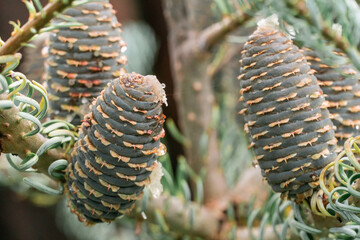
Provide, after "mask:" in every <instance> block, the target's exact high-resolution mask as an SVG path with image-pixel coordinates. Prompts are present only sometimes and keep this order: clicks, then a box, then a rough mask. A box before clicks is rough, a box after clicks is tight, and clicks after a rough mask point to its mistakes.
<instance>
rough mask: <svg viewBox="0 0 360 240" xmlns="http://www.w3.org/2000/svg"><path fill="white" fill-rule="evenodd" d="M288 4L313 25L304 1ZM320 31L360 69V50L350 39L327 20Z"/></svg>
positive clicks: (323, 22) (321, 25) (321, 24)
mask: <svg viewBox="0 0 360 240" xmlns="http://www.w3.org/2000/svg"><path fill="white" fill-rule="evenodd" d="M286 4H287V6H288V7H289V8H290V9H295V10H297V11H298V16H299V17H301V18H303V19H305V20H306V22H307V23H308V24H309V25H313V24H314V22H313V20H312V19H311V17H310V13H309V10H308V9H307V7H306V5H305V4H304V2H303V1H298V2H294V1H291V0H287V1H286ZM319 30H320V33H321V35H322V36H323V37H324V39H326V40H328V41H329V42H331V43H333V44H334V46H335V47H336V48H337V49H339V50H341V51H342V52H344V53H345V54H346V55H347V56H348V57H349V59H350V60H351V61H352V63H353V65H354V66H355V67H356V68H357V69H360V52H359V50H358V49H357V48H356V47H354V46H351V45H350V43H349V41H348V39H347V38H346V37H344V36H341V35H339V34H337V33H336V32H335V31H334V30H333V29H332V28H331V26H329V25H328V24H327V23H326V22H325V21H323V20H321V22H320V29H319Z"/></svg>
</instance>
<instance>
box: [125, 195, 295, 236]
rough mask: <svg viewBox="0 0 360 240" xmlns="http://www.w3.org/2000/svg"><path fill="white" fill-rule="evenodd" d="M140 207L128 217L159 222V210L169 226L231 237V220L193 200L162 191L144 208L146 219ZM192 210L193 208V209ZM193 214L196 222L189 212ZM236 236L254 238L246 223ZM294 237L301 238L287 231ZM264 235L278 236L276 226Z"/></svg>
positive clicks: (177, 230) (180, 231) (178, 230)
mask: <svg viewBox="0 0 360 240" xmlns="http://www.w3.org/2000/svg"><path fill="white" fill-rule="evenodd" d="M140 208H141V201H138V202H137V205H136V210H137V211H133V212H132V213H131V215H130V216H129V217H132V218H136V219H138V220H139V221H140V222H142V221H145V222H148V223H151V224H158V223H157V217H156V212H160V214H161V215H162V217H163V218H164V223H165V224H166V227H167V230H170V231H172V232H175V233H178V234H181V236H184V235H190V236H192V237H201V238H205V239H212V240H215V239H216V240H226V239H230V238H229V235H230V233H231V229H232V226H233V225H232V224H231V223H229V222H222V219H223V218H224V216H223V215H222V214H220V213H217V212H215V211H214V209H211V208H207V207H204V206H201V205H198V204H197V203H194V202H189V203H185V202H184V201H183V200H181V199H180V198H177V197H174V196H166V195H162V196H160V197H159V198H157V199H154V198H150V199H149V202H148V205H147V209H146V210H145V215H146V220H143V216H142V215H141V212H140V211H139V209H140ZM191 211H193V212H192V213H191ZM191 214H193V217H194V218H193V223H192V225H191V224H190V222H191V217H190V215H191ZM281 228H282V226H281V225H278V226H276V229H277V231H278V232H281ZM252 233H253V235H254V236H255V237H256V239H258V238H259V236H260V228H259V227H254V228H253V229H252ZM235 234H236V239H241V240H247V239H249V240H250V239H252V238H251V236H250V234H249V229H248V228H247V227H238V226H237V229H236V233H235ZM288 235H291V239H299V237H298V236H296V235H294V233H292V232H291V231H288ZM264 236H265V239H266V240H273V239H277V236H276V235H275V233H274V231H273V228H272V227H271V226H268V227H266V228H265V229H264Z"/></svg>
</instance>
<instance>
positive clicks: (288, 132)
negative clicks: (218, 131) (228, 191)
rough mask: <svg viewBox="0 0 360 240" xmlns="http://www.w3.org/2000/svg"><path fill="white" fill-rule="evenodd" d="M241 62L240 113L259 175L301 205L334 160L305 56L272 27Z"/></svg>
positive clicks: (256, 37) (329, 129)
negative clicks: (324, 170) (322, 172)
mask: <svg viewBox="0 0 360 240" xmlns="http://www.w3.org/2000/svg"><path fill="white" fill-rule="evenodd" d="M240 62H241V70H240V73H241V74H240V76H239V79H240V86H241V90H240V94H241V96H240V99H239V100H240V106H241V110H240V114H244V118H245V127H244V128H245V131H247V132H248V134H249V137H250V142H251V144H250V146H252V147H253V150H254V153H255V156H256V161H257V163H258V164H259V166H260V168H261V171H262V175H263V177H264V178H265V179H266V180H267V182H268V183H269V184H270V185H271V187H272V189H273V190H274V191H275V192H280V193H282V197H284V198H289V199H293V200H295V201H297V202H301V201H302V199H304V198H307V197H309V196H310V195H312V193H313V189H315V188H317V187H318V178H319V174H320V172H321V170H322V169H323V167H325V166H326V165H327V164H328V163H330V162H332V161H333V160H334V159H335V157H336V154H335V152H334V150H335V148H336V138H335V136H334V130H333V124H332V122H331V120H330V118H329V111H328V110H327V109H326V107H325V106H324V102H325V99H324V97H323V96H322V94H323V93H322V91H321V89H320V87H319V86H318V84H317V79H316V77H315V76H314V74H313V71H312V70H311V69H310V67H309V66H308V64H307V62H306V58H305V56H304V55H303V54H302V53H301V52H300V51H299V49H298V48H297V47H296V46H295V45H293V43H292V41H291V40H290V39H289V38H287V37H286V36H285V34H283V33H282V32H280V31H279V30H277V29H275V28H273V27H259V28H258V29H257V30H256V31H255V32H254V33H253V34H252V35H251V36H250V37H249V39H248V41H247V42H246V43H245V45H244V50H243V51H242V59H241V61H240Z"/></svg>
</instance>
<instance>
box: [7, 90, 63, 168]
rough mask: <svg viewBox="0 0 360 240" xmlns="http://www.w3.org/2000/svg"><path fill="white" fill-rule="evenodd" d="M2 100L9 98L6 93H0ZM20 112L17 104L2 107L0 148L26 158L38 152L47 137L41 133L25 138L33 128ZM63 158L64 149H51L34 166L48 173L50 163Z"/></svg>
mask: <svg viewBox="0 0 360 240" xmlns="http://www.w3.org/2000/svg"><path fill="white" fill-rule="evenodd" d="M1 100H7V96H6V94H2V95H0V101H1ZM18 113H19V109H18V108H17V107H16V106H13V107H12V108H10V109H8V110H3V109H0V150H1V153H11V154H14V155H18V156H19V157H20V158H22V159H24V158H26V156H27V155H28V154H29V153H36V151H37V150H38V149H39V147H40V146H41V145H42V144H43V143H44V142H46V140H47V139H46V138H45V137H43V136H42V135H41V134H36V135H34V136H30V137H25V138H24V137H23V136H24V134H26V133H27V132H30V131H31V130H32V129H33V128H32V127H31V125H30V122H29V121H28V120H26V119H22V118H20V117H19V116H18ZM61 158H65V155H64V153H63V151H61V150H58V149H53V150H49V151H47V152H45V153H44V154H42V155H41V156H40V158H39V160H38V163H37V164H36V165H35V166H34V167H33V168H35V169H38V171H39V172H41V173H45V174H48V173H47V172H48V171H47V170H48V167H49V165H50V164H51V163H52V162H53V161H55V160H57V159H61Z"/></svg>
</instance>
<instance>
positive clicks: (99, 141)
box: [67, 73, 166, 224]
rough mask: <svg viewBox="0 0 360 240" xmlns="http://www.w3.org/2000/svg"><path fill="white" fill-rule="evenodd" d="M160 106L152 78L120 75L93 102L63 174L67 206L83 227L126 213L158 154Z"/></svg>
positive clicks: (162, 96) (161, 97)
mask: <svg viewBox="0 0 360 240" xmlns="http://www.w3.org/2000/svg"><path fill="white" fill-rule="evenodd" d="M165 101H166V98H165V92H164V90H163V88H162V85H161V84H160V83H159V81H158V80H157V79H156V77H155V76H145V77H144V76H142V75H139V74H135V73H132V74H124V75H122V76H121V77H120V78H118V79H115V80H114V81H112V82H111V83H109V84H108V86H107V87H106V88H105V90H104V91H102V92H101V95H100V96H99V97H97V99H96V100H94V102H93V104H92V106H91V112H90V113H89V114H88V115H86V116H85V118H84V120H83V123H82V124H81V129H80V136H79V140H78V142H77V143H76V144H75V147H74V151H73V152H72V155H71V157H72V159H71V163H70V164H69V166H68V169H67V180H68V181H67V186H68V191H67V192H68V197H69V206H70V209H71V210H72V212H74V213H76V214H77V215H78V217H79V220H81V221H84V222H87V223H88V224H91V223H97V222H109V221H112V220H113V219H115V218H116V217H118V216H121V215H122V214H124V213H127V212H129V211H130V210H131V209H132V207H133V206H134V203H135V201H136V200H137V199H139V198H141V196H142V194H143V190H144V187H145V186H146V185H147V184H148V183H149V176H150V174H151V173H152V170H153V169H154V167H155V166H156V165H157V162H156V160H157V157H158V156H159V155H162V154H164V152H165V147H164V145H163V144H162V143H161V142H160V138H162V137H163V136H164V129H163V122H164V119H165V115H163V111H162V103H163V102H165Z"/></svg>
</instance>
